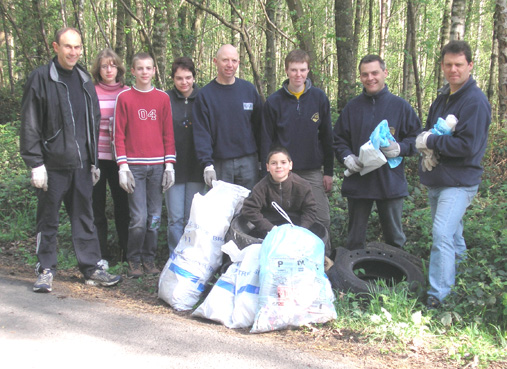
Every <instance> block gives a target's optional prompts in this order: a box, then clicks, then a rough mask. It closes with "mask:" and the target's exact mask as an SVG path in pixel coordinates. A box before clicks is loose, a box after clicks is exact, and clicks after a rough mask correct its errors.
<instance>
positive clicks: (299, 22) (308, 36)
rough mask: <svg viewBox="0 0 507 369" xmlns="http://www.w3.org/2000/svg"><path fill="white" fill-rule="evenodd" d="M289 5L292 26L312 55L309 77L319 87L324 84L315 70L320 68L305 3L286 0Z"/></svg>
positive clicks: (301, 42) (296, 0) (300, 42)
mask: <svg viewBox="0 0 507 369" xmlns="http://www.w3.org/2000/svg"><path fill="white" fill-rule="evenodd" d="M285 1H286V3H287V6H288V8H289V13H290V18H291V21H292V26H293V27H294V30H295V32H296V38H297V39H298V41H299V47H300V48H301V49H303V50H305V51H306V52H307V53H308V55H310V64H311V65H310V73H308V78H310V79H311V80H312V82H313V84H314V85H315V86H317V87H321V86H322V80H321V78H320V76H319V75H318V74H315V73H314V72H313V71H314V70H315V71H317V70H319V68H317V65H318V60H317V55H316V54H315V47H314V43H313V39H312V36H313V35H312V33H311V32H309V31H308V28H309V27H308V19H307V18H308V16H307V15H306V14H305V11H304V9H303V4H302V2H301V0H285ZM289 51H290V50H289Z"/></svg>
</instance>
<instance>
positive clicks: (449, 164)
mask: <svg viewBox="0 0 507 369" xmlns="http://www.w3.org/2000/svg"><path fill="white" fill-rule="evenodd" d="M449 114H453V115H454V116H455V117H456V118H458V124H457V125H456V128H455V131H454V133H453V134H452V135H451V136H437V135H430V136H429V137H428V140H427V141H426V145H427V146H428V148H429V149H433V150H434V151H435V152H437V153H438V154H439V155H440V160H439V164H438V165H437V166H436V167H435V168H434V169H433V170H432V171H431V172H423V171H422V170H421V167H419V175H420V177H421V183H422V184H424V185H426V186H429V187H462V186H465V187H469V186H474V185H477V184H479V183H480V182H481V175H482V172H483V168H482V166H481V160H482V157H483V156H484V152H485V151H486V146H487V140H488V129H489V125H490V123H491V107H490V105H489V102H488V99H487V98H486V96H485V95H484V93H483V92H482V91H481V90H480V88H479V87H477V83H476V82H475V80H474V79H473V78H472V77H470V78H469V79H468V81H467V82H465V84H464V85H463V86H462V87H461V88H460V89H459V90H458V91H456V92H455V93H453V94H450V88H449V86H445V87H444V88H443V91H442V94H440V95H439V96H438V97H437V98H436V99H435V101H434V102H433V104H431V107H430V111H429V113H428V118H427V120H426V128H425V129H426V130H429V129H431V128H433V126H434V125H435V123H436V122H437V120H438V118H439V117H441V118H444V119H445V118H446V117H447V115H449Z"/></svg>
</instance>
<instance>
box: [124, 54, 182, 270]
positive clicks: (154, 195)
mask: <svg viewBox="0 0 507 369" xmlns="http://www.w3.org/2000/svg"><path fill="white" fill-rule="evenodd" d="M131 72H132V74H133V75H134V77H135V78H136V83H135V86H133V87H132V88H130V89H128V90H125V91H123V92H121V93H120V94H119V95H118V98H117V100H116V108H115V112H114V117H115V118H114V120H115V128H114V146H115V153H116V162H117V164H118V165H119V167H120V170H119V177H120V186H121V187H122V188H123V189H124V190H125V191H127V193H128V199H129V207H130V224H129V236H128V244H127V261H128V264H129V268H128V272H127V276H128V277H129V278H139V277H141V276H142V275H143V269H144V273H146V274H149V275H157V274H158V273H160V270H159V269H158V268H157V267H156V266H155V255H156V251H157V239H158V229H159V226H160V215H161V213H162V199H163V197H162V193H163V192H165V191H166V190H167V189H168V188H169V187H171V186H172V185H173V184H174V168H173V164H174V163H175V162H176V152H175V148H174V133H173V122H172V115H171V102H170V100H169V96H168V95H167V94H166V93H165V92H164V91H161V90H158V89H156V88H155V87H153V86H152V85H151V80H152V78H153V76H154V75H155V66H154V61H153V58H152V57H151V56H150V55H149V54H147V53H137V54H136V55H134V57H133V59H132V69H131Z"/></svg>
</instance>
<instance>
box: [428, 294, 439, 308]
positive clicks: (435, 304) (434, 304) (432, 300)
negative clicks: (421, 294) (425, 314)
mask: <svg viewBox="0 0 507 369" xmlns="http://www.w3.org/2000/svg"><path fill="white" fill-rule="evenodd" d="M426 307H427V308H428V310H434V309H438V308H439V307H440V301H438V299H437V298H436V297H435V296H429V297H428V300H427V301H426Z"/></svg>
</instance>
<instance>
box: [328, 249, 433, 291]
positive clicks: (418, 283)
mask: <svg viewBox="0 0 507 369" xmlns="http://www.w3.org/2000/svg"><path fill="white" fill-rule="evenodd" d="M359 271H361V272H359ZM355 272H358V273H357V275H356V273H355ZM363 272H364V273H363ZM328 278H329V280H330V281H331V283H332V285H333V288H335V289H338V290H340V291H351V292H354V293H357V294H368V293H370V292H371V286H372V282H375V281H378V280H385V281H386V283H387V285H388V286H389V287H390V288H392V287H394V285H396V284H398V283H400V282H402V281H406V282H407V283H408V285H409V288H410V290H411V291H413V292H416V291H418V290H420V289H421V288H422V287H423V286H424V275H423V274H422V271H421V269H420V268H418V267H417V266H415V265H414V264H412V263H411V262H410V261H408V260H407V259H405V258H403V257H400V256H397V255H394V254H389V253H385V252H382V251H380V250H372V249H360V250H352V251H349V250H347V249H343V248H338V249H337V253H336V258H335V262H334V265H333V267H332V268H331V269H330V270H329V271H328ZM393 283H394V285H393Z"/></svg>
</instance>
